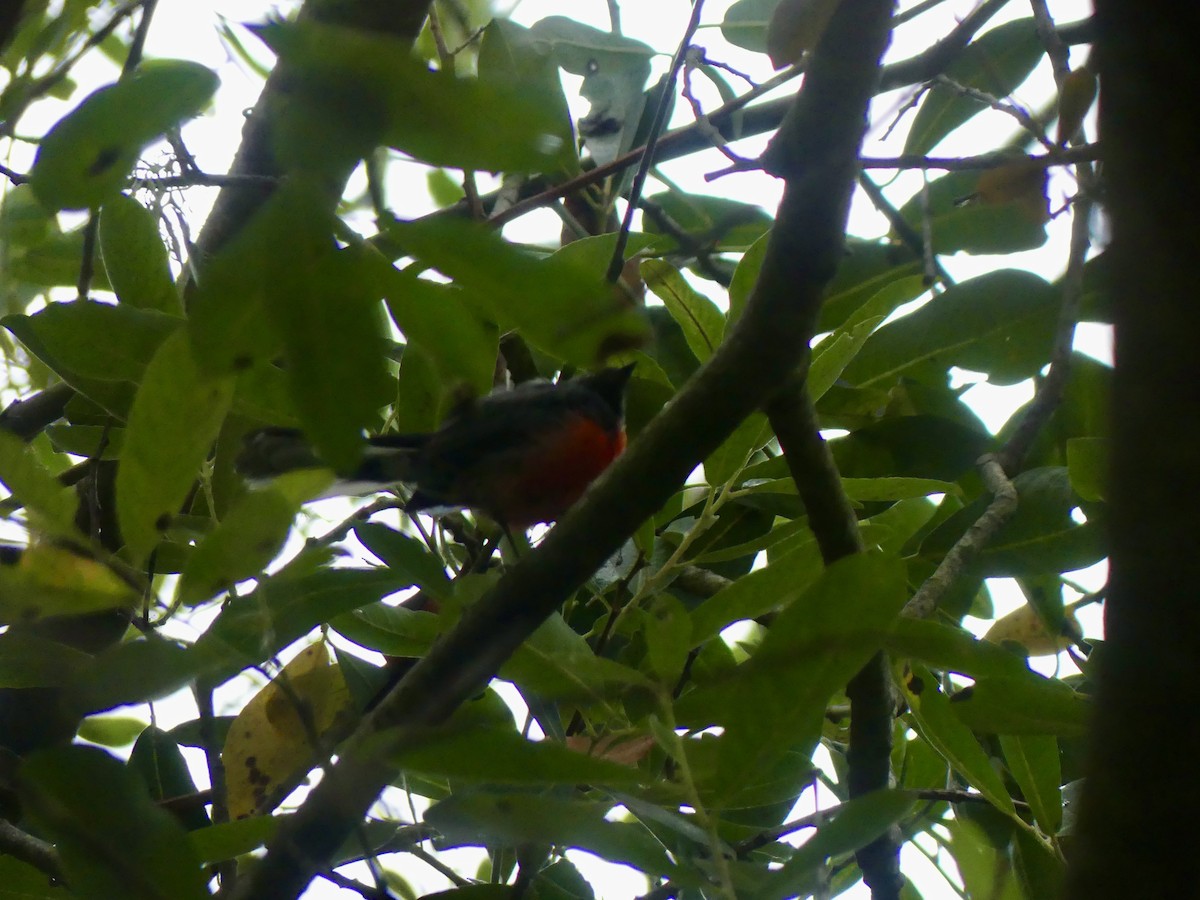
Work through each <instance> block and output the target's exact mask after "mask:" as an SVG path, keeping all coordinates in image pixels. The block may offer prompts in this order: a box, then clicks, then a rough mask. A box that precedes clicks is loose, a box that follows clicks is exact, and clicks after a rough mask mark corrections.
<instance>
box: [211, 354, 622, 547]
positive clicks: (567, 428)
mask: <svg viewBox="0 0 1200 900" xmlns="http://www.w3.org/2000/svg"><path fill="white" fill-rule="evenodd" d="M632 374H633V366H632V365H628V366H624V367H621V368H605V369H600V370H599V371H596V372H592V373H588V374H584V375H579V376H576V377H574V378H567V379H561V380H559V381H557V382H553V383H551V382H547V381H529V382H525V383H522V384H520V385H518V386H516V387H514V388H511V389H507V390H504V389H502V390H497V391H493V392H492V393H490V394H488V395H486V396H485V397H482V398H480V399H478V400H474V401H471V402H468V403H465V404H462V405H461V406H460V407H459V408H457V409H455V410H454V411H453V412H451V414H450V415H449V417H448V418H447V419H446V420H445V421H444V422H443V423H442V425H441V427H439V428H438V430H437V431H433V432H426V433H414V434H382V435H377V436H374V437H369V438H367V443H366V448H365V450H364V453H363V458H362V461H361V463H360V465H359V466H358V468H357V469H356V470H355V471H354V472H350V473H339V475H341V476H342V477H341V478H340V480H339V483H338V484H337V485H335V487H334V490H333V491H332V493H338V494H364V493H372V492H375V491H382V490H388V489H391V488H394V487H396V486H398V485H402V484H405V485H409V486H411V487H412V488H413V493H412V495H411V496H410V497H409V499H408V501H407V503H406V504H405V509H406V511H408V512H410V513H417V512H426V513H432V514H436V513H440V512H445V511H448V510H453V509H470V510H474V511H477V512H482V513H485V514H486V515H487V516H489V517H490V518H491V519H493V520H494V521H496V522H497V523H499V524H500V525H501V526H503V527H504V528H506V529H509V528H512V529H526V528H529V527H531V526H533V525H536V524H538V523H543V522H546V523H549V522H554V521H557V520H558V519H559V518H561V517H562V515H563V514H564V513H565V512H566V511H567V510H568V509H570V508H571V507H572V506H574V505H575V503H576V501H578V500H579V498H580V497H581V496H582V495H583V493H584V491H586V490H587V488H588V486H589V485H590V484H591V483H592V482H593V481H594V480H595V479H596V478H597V477H598V476H599V475H600V473H601V472H603V471H604V470H605V469H607V468H608V466H609V465H610V464H611V463H612V462H613V460H615V459H616V458H617V457H618V456H619V455H620V454H621V452H622V451H623V450H624V449H625V444H626V435H625V394H626V389H627V388H628V385H629V380H630V377H631V375H632ZM235 465H236V467H237V469H238V471H239V472H240V473H241V474H242V475H243V476H244V477H245V478H247V479H248V480H250V481H251V482H262V481H265V480H267V479H269V478H271V477H274V476H275V475H280V474H283V473H284V472H288V471H293V470H296V469H303V468H316V467H322V466H323V465H324V464H323V463H322V461H321V459H320V458H319V457H318V456H317V454H316V452H315V451H314V450H313V449H312V446H311V445H310V444H309V442H308V441H307V440H306V438H305V436H304V434H303V432H302V431H300V430H298V429H294V428H278V427H271V428H263V429H259V430H256V431H254V432H251V433H250V434H248V435H247V437H246V439H245V441H244V443H243V447H242V451H241V453H240V454H239V456H238V458H237V460H236V463H235Z"/></svg>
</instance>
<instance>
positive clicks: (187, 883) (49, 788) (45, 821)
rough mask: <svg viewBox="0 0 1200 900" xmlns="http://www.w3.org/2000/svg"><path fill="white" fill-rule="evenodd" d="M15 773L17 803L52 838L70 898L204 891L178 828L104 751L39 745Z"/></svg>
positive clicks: (171, 897) (185, 898)
mask: <svg viewBox="0 0 1200 900" xmlns="http://www.w3.org/2000/svg"><path fill="white" fill-rule="evenodd" d="M18 779H19V788H18V790H19V793H20V797H21V804H22V807H23V809H24V810H25V812H26V813H27V814H29V815H30V816H31V817H32V818H33V819H34V820H35V821H36V822H37V823H38V825H39V827H40V828H42V829H44V830H45V832H46V833H47V835H48V836H49V837H50V838H51V839H52V840H53V841H54V842H55V845H56V849H57V850H58V853H59V857H60V858H61V860H62V865H63V870H64V872H65V874H66V876H67V881H68V882H70V884H71V887H72V891H73V893H74V894H75V895H76V896H78V897H81V898H95V900H111V898H113V897H131V898H132V897H136V898H156V900H201V898H205V897H208V896H209V894H208V891H207V890H206V889H205V886H204V885H205V881H206V880H207V877H206V876H205V874H204V872H203V870H202V869H201V868H200V862H199V860H198V859H197V858H196V856H195V854H194V853H193V852H192V849H191V846H190V845H189V844H188V841H187V836H186V835H185V833H184V831H183V827H182V826H181V825H180V824H179V822H178V821H176V820H175V818H174V817H172V816H171V814H170V813H168V812H166V811H165V810H162V809H159V807H158V806H157V805H156V804H155V803H154V801H153V800H152V799H151V797H150V795H149V794H148V793H147V792H146V788H145V785H144V784H142V782H141V780H140V779H139V778H138V777H137V776H136V775H134V774H133V772H131V771H129V770H128V769H126V768H125V767H124V766H123V765H121V763H119V762H118V761H117V760H115V759H114V758H113V757H111V756H109V755H108V754H107V753H105V752H104V751H102V750H98V749H95V748H92V747H57V748H54V749H51V750H42V751H39V752H37V753H35V754H33V755H31V756H30V757H28V758H27V759H26V760H25V762H24V763H23V764H22V766H21V768H20V770H19V774H18Z"/></svg>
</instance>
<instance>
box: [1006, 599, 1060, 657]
mask: <svg viewBox="0 0 1200 900" xmlns="http://www.w3.org/2000/svg"><path fill="white" fill-rule="evenodd" d="M1063 632H1064V633H1063V634H1050V633H1049V632H1048V631H1046V626H1045V624H1044V623H1043V622H1042V618H1041V616H1039V615H1038V614H1037V610H1035V609H1034V608H1033V607H1032V606H1029V605H1025V606H1022V607H1019V608H1018V609H1015V610H1013V611H1012V612H1010V613H1009V614H1008V615H1006V616H1002V617H1001V618H999V619H997V620H996V621H995V622H994V623H993V624H992V627H991V628H989V629H988V630H987V634H985V635H984V636H983V637H984V640H987V641H991V642H992V643H993V644H1003V643H1004V642H1005V641H1012V642H1014V643H1017V644H1020V645H1021V646H1023V647H1024V648H1025V649H1026V650H1027V651H1028V652H1029V655H1030V656H1054V655H1055V654H1056V653H1058V652H1059V651H1061V650H1065V649H1066V648H1067V647H1069V646H1071V638H1070V637H1069V636H1068V635H1071V634H1075V635H1078V634H1081V633H1082V632H1081V630H1080V626H1079V620H1078V619H1076V618H1075V613H1074V612H1072V611H1070V610H1067V611H1066V612H1065V615H1064V618H1063Z"/></svg>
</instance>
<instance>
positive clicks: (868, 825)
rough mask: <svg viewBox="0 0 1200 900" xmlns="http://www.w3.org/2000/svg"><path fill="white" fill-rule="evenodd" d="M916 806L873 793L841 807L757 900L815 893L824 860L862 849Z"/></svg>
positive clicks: (899, 795) (898, 794)
mask: <svg viewBox="0 0 1200 900" xmlns="http://www.w3.org/2000/svg"><path fill="white" fill-rule="evenodd" d="M915 803H916V797H915V795H913V794H911V793H909V792H908V791H894V790H880V791H872V792H871V793H869V794H866V795H864V796H862V797H856V798H855V799H853V800H848V801H847V802H845V803H843V804H842V805H841V806H839V807H837V808H836V810H835V811H834V813H835V814H834V816H833V819H832V820H831V821H828V822H825V823H824V824H822V825H821V826H819V827H818V828H817V830H816V833H815V834H813V836H812V837H810V838H809V839H808V840H807V841H805V842H804V843H803V844H802V845H801V846H800V847H799V848H797V849H796V851H795V852H794V853H793V854H792V857H791V859H789V860H788V861H787V862H786V863H785V864H784V865H783V868H781V869H779V870H778V871H775V872H772V873H771V874H770V875H769V876H768V879H767V881H766V883H765V884H764V885H763V887H762V889H761V890H759V891H757V892H756V893H755V898H756V900H784V898H785V897H792V896H796V895H797V894H800V895H804V894H806V893H809V892H810V891H813V890H816V889H817V888H818V886H819V884H820V878H821V874H822V873H821V869H822V867H823V866H824V864H825V861H826V860H828V859H829V858H830V857H834V856H841V855H842V854H846V853H852V852H853V851H855V850H858V849H859V848H860V847H865V846H866V845H867V844H869V843H871V841H873V840H875V838H877V837H879V836H880V835H881V834H883V833H884V832H886V831H887V830H888V829H889V828H891V827H892V825H894V824H895V823H896V822H898V821H900V819H902V818H903V817H904V816H906V815H908V813H909V811H910V810H911V809H912V808H913V806H914V805H915Z"/></svg>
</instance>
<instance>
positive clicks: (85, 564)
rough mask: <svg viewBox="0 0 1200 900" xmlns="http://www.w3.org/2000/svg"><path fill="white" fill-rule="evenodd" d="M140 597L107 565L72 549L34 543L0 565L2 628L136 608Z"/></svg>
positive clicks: (0, 620) (46, 542)
mask: <svg viewBox="0 0 1200 900" xmlns="http://www.w3.org/2000/svg"><path fill="white" fill-rule="evenodd" d="M140 599H141V596H140V594H139V592H138V591H137V590H135V589H134V587H133V586H132V585H131V584H130V583H129V582H127V581H126V580H125V579H123V578H122V577H121V576H120V575H118V574H117V573H116V572H114V571H113V570H112V569H110V568H109V567H108V566H106V565H105V564H104V563H102V562H100V561H98V560H96V559H93V558H91V557H90V556H83V555H81V554H80V553H79V552H77V551H75V550H74V549H72V548H71V547H70V545H65V544H64V545H60V544H57V543H52V542H50V541H46V540H35V541H34V542H33V543H32V544H30V545H29V546H28V547H25V548H23V549H22V551H21V552H20V555H19V556H18V558H17V560H16V563H15V565H4V566H0V624H6V623H12V622H17V621H20V622H33V621H36V620H38V619H45V618H49V617H52V616H78V615H84V614H86V613H91V612H99V611H101V610H105V609H129V608H132V607H133V606H134V605H135V604H136V603H137V602H138V601H139V600H140Z"/></svg>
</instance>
